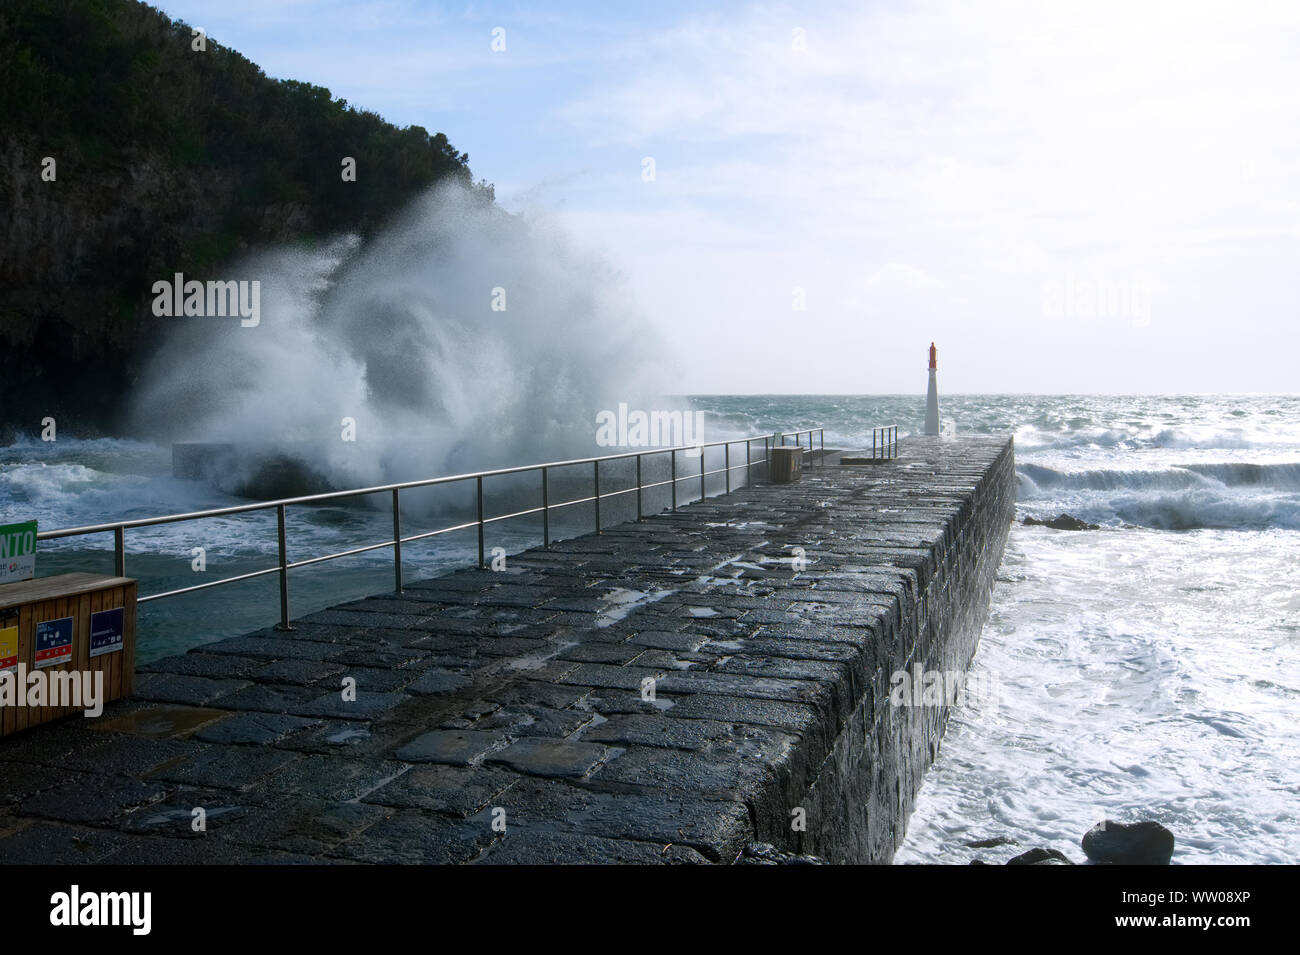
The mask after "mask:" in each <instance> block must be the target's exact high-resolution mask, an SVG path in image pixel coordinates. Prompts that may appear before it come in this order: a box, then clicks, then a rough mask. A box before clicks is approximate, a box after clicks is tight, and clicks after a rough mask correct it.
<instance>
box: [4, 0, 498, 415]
mask: <svg viewBox="0 0 1300 955" xmlns="http://www.w3.org/2000/svg"><path fill="white" fill-rule="evenodd" d="M192 41H193V36H192V31H191V28H190V27H189V26H188V25H186V24H184V23H182V22H180V21H172V20H171V19H170V18H169V17H167V16H166V15H165V14H163V13H161V12H160V11H158V10H156V9H154V8H153V7H150V6H147V5H145V4H143V3H138V2H136V0H6V2H5V4H4V5H3V7H0V166H2V167H3V168H0V361H3V364H4V367H5V371H4V374H3V375H0V409H3V410H0V432H3V431H4V430H6V429H11V430H18V431H33V430H36V429H37V428H38V427H39V421H40V418H41V417H43V416H45V415H47V414H48V415H55V416H56V417H59V426H60V429H61V430H63V429H65V428H66V430H68V431H69V432H72V433H76V432H81V433H93V432H95V431H99V430H104V429H112V428H113V427H114V426H115V424H116V423H117V421H118V417H119V413H120V411H121V408H122V405H123V401H124V398H125V396H126V395H127V394H128V393H129V391H130V388H131V386H132V383H133V381H134V378H135V375H136V374H137V372H138V369H139V368H140V367H141V366H142V364H143V361H144V359H145V358H147V357H148V354H149V352H150V350H151V349H152V348H153V347H155V345H156V344H157V342H158V340H159V338H160V337H161V332H162V328H161V326H160V320H159V319H156V318H154V317H153V315H152V313H151V311H150V309H149V302H150V300H151V296H150V291H149V290H150V287H151V285H152V283H153V282H154V281H156V280H158V279H160V278H167V277H170V275H171V274H172V273H173V272H178V271H179V272H185V273H187V275H190V276H194V277H202V276H203V274H204V273H210V272H211V271H212V270H213V269H216V268H218V267H219V266H220V265H221V264H222V263H223V262H225V261H227V260H228V259H229V258H230V257H231V256H232V255H234V254H236V253H237V252H239V251H240V250H241V249H244V248H247V247H248V246H250V245H256V244H259V243H265V242H275V241H286V240H296V239H312V238H318V237H323V236H325V235H329V234H331V233H338V232H342V231H350V232H360V233H362V234H366V233H370V232H373V231H374V230H375V229H377V228H378V227H379V226H380V225H381V224H382V223H383V222H384V220H385V219H386V218H387V217H388V216H389V215H390V214H391V213H393V212H394V211H395V210H396V209H397V208H398V207H400V206H401V205H403V204H404V203H406V202H407V201H408V200H410V199H411V198H412V197H413V196H414V195H416V194H418V193H419V192H421V191H423V190H424V189H426V188H427V187H429V186H430V185H432V184H434V183H436V182H439V181H442V180H447V179H452V180H457V181H460V182H463V183H465V184H466V185H471V186H472V185H473V181H472V177H471V175H470V171H469V168H468V166H467V162H468V159H469V157H468V156H467V155H466V154H464V153H460V152H458V151H457V150H456V149H455V148H454V147H452V145H451V144H450V143H449V142H448V141H447V137H446V136H445V135H443V134H442V133H436V134H433V135H430V134H429V133H428V132H427V131H426V130H425V129H423V128H421V127H419V126H411V127H408V128H406V129H399V128H397V127H395V126H393V125H391V124H390V123H386V122H385V121H384V120H383V119H382V118H381V117H379V116H378V115H376V114H375V113H372V112H367V111H364V110H358V109H356V108H355V107H352V106H349V105H348V104H347V103H346V102H344V101H343V100H339V99H335V98H334V97H333V96H332V95H331V94H330V92H329V90H327V89H323V88H321V87H318V86H312V85H311V84H309V83H303V82H298V81H295V80H275V79H271V78H268V77H267V76H266V75H265V74H264V73H263V72H262V70H261V69H259V68H258V67H257V66H256V65H255V64H253V63H251V62H249V61H248V60H247V59H245V58H244V57H243V56H241V55H240V54H239V53H237V52H235V51H234V50H231V49H228V48H226V47H223V46H221V45H220V44H219V43H217V42H216V41H215V40H214V39H213V38H212V37H208V38H207V39H206V50H204V51H196V50H195V49H193V42H192ZM46 157H50V158H52V159H53V160H54V163H55V165H54V169H55V171H56V178H55V179H54V181H52V182H51V181H46V180H45V179H43V178H42V171H43V169H45V168H47V167H48V163H46V162H45V159H46ZM344 157H352V158H353V159H354V160H355V162H356V170H357V174H356V181H354V182H345V181H344V180H343V178H342V176H341V174H340V173H341V171H342V166H341V162H342V160H343V158H344ZM475 188H477V189H478V190H479V191H480V193H481V194H482V196H483V198H484V199H485V200H491V198H492V187H491V186H490V185H487V184H486V183H479V184H478V185H477V187H475ZM163 321H165V320H163Z"/></svg>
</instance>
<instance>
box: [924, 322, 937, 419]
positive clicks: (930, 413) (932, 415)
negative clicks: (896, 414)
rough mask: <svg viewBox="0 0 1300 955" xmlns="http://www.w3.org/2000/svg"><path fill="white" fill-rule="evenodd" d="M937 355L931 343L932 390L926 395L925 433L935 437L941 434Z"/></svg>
mask: <svg viewBox="0 0 1300 955" xmlns="http://www.w3.org/2000/svg"><path fill="white" fill-rule="evenodd" d="M937 354H938V352H936V351H935V347H934V342H930V388H929V390H928V391H927V392H926V394H925V433H926V434H934V435H937V434H938V433H939V382H938V380H937V379H936V378H935V373H936V372H937V371H938V362H937V361H936V360H935V358H936V356H937Z"/></svg>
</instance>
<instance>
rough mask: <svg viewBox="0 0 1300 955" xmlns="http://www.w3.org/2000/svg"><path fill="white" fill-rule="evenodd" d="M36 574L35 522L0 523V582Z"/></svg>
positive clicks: (22, 578) (23, 578) (9, 581)
mask: <svg viewBox="0 0 1300 955" xmlns="http://www.w3.org/2000/svg"><path fill="white" fill-rule="evenodd" d="M35 576H36V522H35V521H27V522H25V523H23V524H0V584H8V583H13V582H14V581H16V580H31V579H32V578H33V577H35Z"/></svg>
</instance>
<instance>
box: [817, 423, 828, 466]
mask: <svg viewBox="0 0 1300 955" xmlns="http://www.w3.org/2000/svg"><path fill="white" fill-rule="evenodd" d="M817 439H818V441H819V442H821V454H819V455H818V456H817V463H818V464H825V463H826V429H825V428H818V429H817Z"/></svg>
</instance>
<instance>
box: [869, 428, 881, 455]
mask: <svg viewBox="0 0 1300 955" xmlns="http://www.w3.org/2000/svg"><path fill="white" fill-rule="evenodd" d="M877 430H879V429H877V428H872V429H871V460H873V461H874V460H876V431H877Z"/></svg>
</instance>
